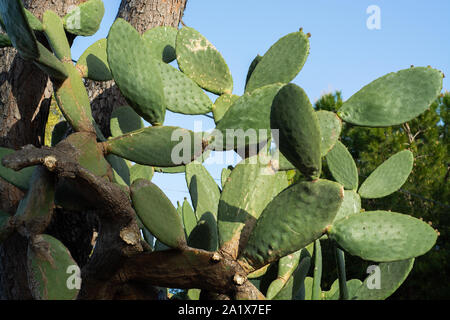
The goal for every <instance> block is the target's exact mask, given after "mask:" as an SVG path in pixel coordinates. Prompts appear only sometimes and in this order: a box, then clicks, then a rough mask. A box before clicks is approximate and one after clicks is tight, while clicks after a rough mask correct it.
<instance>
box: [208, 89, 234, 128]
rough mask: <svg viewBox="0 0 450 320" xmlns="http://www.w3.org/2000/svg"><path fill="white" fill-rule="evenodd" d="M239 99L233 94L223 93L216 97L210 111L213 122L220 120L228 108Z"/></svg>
mask: <svg viewBox="0 0 450 320" xmlns="http://www.w3.org/2000/svg"><path fill="white" fill-rule="evenodd" d="M237 99H239V96H237V95H235V94H223V95H221V96H220V97H218V98H217V99H216V101H215V102H214V104H213V106H212V112H213V116H214V122H215V123H216V124H218V123H219V121H220V120H222V118H223V116H224V115H225V113H226V112H227V111H228V109H230V107H231V106H232V105H233V104H234V103H235V102H236V100H237Z"/></svg>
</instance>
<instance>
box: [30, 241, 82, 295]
mask: <svg viewBox="0 0 450 320" xmlns="http://www.w3.org/2000/svg"><path fill="white" fill-rule="evenodd" d="M27 261H28V282H29V283H30V287H31V293H32V295H33V298H34V299H36V300H75V299H76V298H77V296H78V292H79V289H77V286H76V285H74V284H75V283H71V279H69V277H70V276H71V274H70V273H68V271H70V270H71V269H70V268H73V270H76V269H78V266H77V263H76V262H75V261H74V260H73V258H72V256H71V255H70V252H69V250H67V248H66V247H65V246H64V245H63V244H62V243H61V242H60V241H59V240H57V239H55V238H53V237H52V236H49V235H46V234H42V235H39V236H36V237H35V238H34V239H33V245H32V246H29V247H28V256H27ZM73 276H76V275H73ZM78 276H79V277H81V275H78ZM79 281H81V279H79ZM74 282H75V281H74ZM69 284H72V285H74V286H70V285H69Z"/></svg>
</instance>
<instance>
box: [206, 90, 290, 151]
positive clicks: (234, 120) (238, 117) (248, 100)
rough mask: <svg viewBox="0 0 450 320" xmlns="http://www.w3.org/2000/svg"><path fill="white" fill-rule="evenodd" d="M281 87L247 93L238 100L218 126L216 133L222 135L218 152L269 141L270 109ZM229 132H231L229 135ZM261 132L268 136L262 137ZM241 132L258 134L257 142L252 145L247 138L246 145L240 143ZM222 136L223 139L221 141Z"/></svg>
mask: <svg viewBox="0 0 450 320" xmlns="http://www.w3.org/2000/svg"><path fill="white" fill-rule="evenodd" d="M281 86H282V85H281V84H274V85H270V86H266V87H263V88H260V89H258V90H255V91H254V92H251V93H246V94H244V95H243V96H241V97H240V98H239V99H237V100H236V101H235V102H234V103H233V105H232V106H231V107H230V109H229V110H228V111H227V112H226V113H225V115H224V116H223V117H222V119H221V120H220V122H219V123H218V124H217V126H216V129H217V131H216V133H220V134H219V135H218V136H217V137H216V140H217V141H216V143H215V148H216V150H230V149H234V148H239V147H240V148H242V147H244V145H245V146H248V145H250V144H251V145H253V143H255V142H256V143H260V142H263V140H266V139H269V138H270V131H269V130H270V108H271V106H272V101H273V98H274V97H275V95H276V94H277V93H278V90H280V88H281ZM227 130H229V132H228V133H227ZM237 130H240V131H237ZM259 130H265V132H266V135H265V136H264V135H260V134H259V133H260V132H259ZM239 132H242V133H246V132H248V133H252V132H254V133H256V134H257V136H256V137H255V139H256V140H257V141H254V142H253V143H252V140H250V139H249V137H247V136H246V137H245V143H243V141H244V140H243V139H242V141H240V140H239V139H237V138H235V134H237V133H239ZM220 135H221V136H222V137H223V139H219V137H220ZM252 137H253V135H252ZM253 140H254V139H253Z"/></svg>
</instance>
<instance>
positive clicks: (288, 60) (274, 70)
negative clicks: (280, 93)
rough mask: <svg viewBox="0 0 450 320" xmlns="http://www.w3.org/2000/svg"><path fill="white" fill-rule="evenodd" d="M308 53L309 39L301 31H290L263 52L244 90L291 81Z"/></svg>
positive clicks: (301, 66)
mask: <svg viewBox="0 0 450 320" xmlns="http://www.w3.org/2000/svg"><path fill="white" fill-rule="evenodd" d="M308 55H309V39H308V36H307V35H306V34H304V33H303V32H302V31H299V32H293V33H290V34H288V35H286V36H284V37H283V38H281V39H280V40H278V41H277V42H276V43H275V44H274V45H273V46H272V47H270V49H269V50H268V51H267V52H266V53H265V54H264V56H263V58H262V59H261V61H260V62H259V63H258V64H257V65H256V67H255V70H254V71H253V72H252V74H251V76H250V79H249V80H248V83H247V87H246V91H247V92H251V91H253V90H255V89H257V88H261V87H263V86H265V85H268V84H272V83H277V82H281V83H289V82H291V81H292V80H293V79H294V78H295V77H296V76H297V74H298V73H299V72H300V70H301V69H302V68H303V65H304V64H305V62H306V59H307V58H308Z"/></svg>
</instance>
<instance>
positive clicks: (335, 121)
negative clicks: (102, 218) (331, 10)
mask: <svg viewBox="0 0 450 320" xmlns="http://www.w3.org/2000/svg"><path fill="white" fill-rule="evenodd" d="M0 14H1V16H2V21H3V24H4V27H5V30H6V33H7V35H5V36H3V38H2V43H3V44H2V45H9V44H11V45H13V46H14V47H15V48H16V49H17V50H18V52H19V54H20V55H21V56H22V57H23V58H24V59H27V60H31V61H33V62H34V63H36V64H37V65H38V66H39V67H41V68H42V69H43V70H44V71H45V72H47V73H48V74H49V76H50V78H51V79H52V81H53V84H54V87H55V99H56V101H57V103H58V106H59V108H60V110H61V112H62V114H63V115H64V118H65V120H66V122H61V125H58V126H54V124H55V123H56V122H57V121H55V120H54V118H52V121H49V123H48V124H49V126H48V128H52V127H54V129H53V132H52V141H51V143H50V141H47V145H56V144H57V147H61V146H63V147H65V148H66V149H64V150H73V159H74V161H76V162H77V163H78V164H79V165H80V166H81V167H82V168H83V169H85V170H87V171H89V172H91V173H92V174H94V175H95V176H97V177H101V178H102V179H104V181H105V183H106V182H107V181H109V182H112V183H113V184H114V183H115V186H117V185H119V186H120V188H121V190H122V191H123V192H124V193H125V194H126V195H128V196H129V200H130V204H132V206H133V207H134V209H135V211H136V213H137V217H136V219H135V220H136V221H132V222H136V224H135V225H137V226H138V227H139V229H141V231H142V235H143V237H144V239H145V240H146V241H147V242H148V244H149V245H150V248H151V250H153V249H154V250H155V251H161V250H169V249H170V248H173V249H175V250H171V253H170V254H171V255H170V257H169V258H168V261H165V262H166V263H169V264H177V268H179V269H180V270H183V268H184V267H186V268H189V267H192V268H193V269H194V270H212V269H209V268H210V264H211V263H213V262H212V261H210V260H202V259H206V258H201V257H200V258H199V257H198V253H199V252H200V251H199V250H193V249H192V248H200V249H204V250H207V251H217V252H215V254H214V255H212V254H211V256H208V257H210V258H211V259H212V260H213V261H215V262H219V261H220V259H225V261H224V262H223V265H225V266H226V268H225V269H224V271H226V272H228V268H234V266H237V265H239V268H240V269H239V270H240V272H242V273H243V274H242V275H241V274H237V273H236V274H235V278H234V279H233V281H234V282H235V283H236V284H237V285H239V283H238V282H239V281H240V279H244V280H243V281H247V280H246V279H247V276H248V278H251V280H250V281H251V283H253V284H254V285H255V287H256V288H258V289H259V290H260V292H261V293H262V294H264V295H265V296H266V297H267V298H268V299H317V300H321V299H327V300H333V299H338V298H339V299H385V298H387V297H389V296H390V295H391V294H393V293H394V291H395V290H397V288H399V286H400V285H401V284H402V283H403V282H404V281H405V279H406V277H407V276H408V274H409V273H410V271H411V268H412V264H413V261H414V259H415V258H417V257H419V256H422V255H424V254H427V252H428V254H427V255H428V256H430V255H433V254H436V251H437V247H435V244H436V241H438V244H440V245H442V247H443V248H445V246H446V244H445V242H443V241H441V240H437V232H436V231H435V230H434V229H433V228H432V227H431V226H430V225H429V224H427V223H426V222H424V221H421V220H419V219H417V218H415V217H413V216H414V215H417V213H418V212H421V214H424V215H426V218H428V219H433V222H434V224H435V225H437V226H438V227H439V228H443V229H444V230H445V227H446V225H445V223H446V222H448V217H443V216H441V215H436V216H434V215H433V214H434V213H435V212H439V210H441V209H440V208H441V207H442V206H444V207H446V208H448V199H449V198H450V197H449V187H448V183H446V182H447V180H448V179H447V178H448V168H447V167H446V165H444V163H445V161H446V159H447V158H448V150H447V146H448V129H447V123H448V120H449V116H448V106H449V101H450V97H449V94H448V93H447V94H446V95H444V96H442V97H441V98H439V100H438V101H437V102H436V103H434V104H431V103H432V102H433V101H434V100H435V99H436V97H437V95H438V94H439V93H440V91H441V88H442V77H443V75H442V73H441V72H440V71H437V70H435V69H432V68H422V67H418V68H414V67H413V68H410V69H407V70H401V71H399V72H397V73H391V74H388V75H386V76H384V77H382V78H380V79H377V80H375V81H373V82H372V83H370V84H369V85H367V86H366V87H364V88H363V89H362V90H360V91H359V92H357V93H356V94H355V95H353V96H352V97H351V98H350V99H348V100H347V101H345V102H344V101H343V100H342V97H341V95H340V94H336V95H326V96H325V97H323V98H322V99H321V100H319V101H318V102H317V103H316V110H315V109H314V108H313V106H312V104H311V103H310V100H309V98H308V96H307V94H306V92H305V91H304V90H303V89H301V88H300V87H298V86H296V85H295V84H292V83H290V82H291V81H292V80H293V79H294V78H295V77H296V75H297V74H298V73H299V72H300V70H301V69H302V67H303V65H304V64H305V62H306V59H307V57H308V55H309V39H308V38H309V36H308V35H305V34H304V33H303V31H302V30H300V31H299V32H294V33H291V34H288V35H286V36H285V37H282V38H281V39H280V40H279V41H277V42H276V43H275V44H274V45H273V46H272V47H271V48H270V49H269V50H268V51H267V52H266V53H265V54H264V56H262V57H261V56H257V57H256V58H255V60H254V61H253V62H252V63H251V65H250V67H249V71H248V76H247V79H246V92H245V93H244V94H243V95H242V96H241V97H239V96H235V95H232V90H233V79H232V77H231V73H230V71H229V69H228V66H227V64H226V62H225V61H224V59H223V57H222V55H221V54H220V53H219V51H218V50H217V49H216V48H215V47H214V46H213V45H212V44H211V43H210V42H209V41H208V40H207V39H206V38H205V37H204V36H202V35H201V34H200V33H199V32H198V31H196V30H194V29H192V28H187V27H184V28H181V29H180V30H177V29H175V28H169V27H157V28H154V29H151V30H149V31H148V32H146V33H145V34H144V35H143V36H141V35H140V34H139V33H138V32H137V30H135V29H134V28H133V27H132V26H131V25H130V24H129V23H127V22H125V20H123V19H117V20H116V21H115V22H114V24H113V26H112V27H111V30H110V32H109V35H108V38H107V39H102V40H99V41H98V42H96V43H94V44H93V45H92V46H91V47H89V48H88V49H87V50H86V52H85V53H84V54H83V55H82V56H81V58H80V60H79V61H78V63H77V65H76V66H74V65H73V63H72V61H71V59H70V57H71V52H70V48H69V46H68V43H69V42H68V39H67V36H66V31H67V32H69V33H72V34H75V35H92V34H93V33H95V32H96V31H97V29H98V27H99V25H100V21H101V19H102V17H103V14H104V6H103V2H102V1H101V0H90V1H86V2H84V3H82V4H81V5H80V6H79V7H76V8H75V9H74V10H72V11H71V12H70V13H68V14H67V15H66V16H65V17H64V18H63V19H61V17H58V16H57V15H56V14H55V13H54V12H51V11H48V12H46V13H45V14H44V19H43V20H44V21H43V23H42V24H41V23H40V21H39V20H37V18H35V17H33V16H32V15H31V14H30V13H29V12H27V11H25V9H24V8H23V5H22V3H21V1H18V0H17V1H2V0H0ZM33 30H40V31H42V32H44V34H45V36H46V37H47V39H48V41H49V43H50V46H51V48H52V51H53V52H50V51H49V50H47V49H46V48H45V47H44V46H43V45H42V44H41V43H39V41H38V40H37V38H36V36H35V34H34V31H33ZM124 48H127V50H125V49H124ZM174 59H176V60H177V63H178V69H177V68H176V67H173V66H171V65H168V64H167V63H169V62H171V61H173V60H174ZM83 78H89V79H93V80H97V81H106V80H110V79H113V80H114V81H115V82H116V84H117V86H118V88H119V89H120V91H121V92H122V94H123V95H124V97H125V98H126V100H127V101H128V103H129V106H124V107H121V108H118V109H116V110H115V111H114V112H113V114H112V117H111V123H110V124H111V133H112V137H110V138H109V139H106V138H105V137H104V136H103V135H102V134H101V132H100V131H99V129H98V125H97V124H96V123H95V121H94V119H93V117H92V111H91V106H90V102H89V97H88V94H87V91H86V88H85V85H84V82H83ZM204 90H207V91H210V92H212V93H215V94H218V95H220V97H219V98H218V99H217V100H216V102H215V103H214V105H213V104H212V102H211V101H210V99H209V97H208V96H207V94H206V92H205V91H204ZM430 104H431V106H430ZM166 109H169V110H171V111H173V112H177V113H181V114H187V115H190V114H206V113H209V112H211V111H212V112H213V114H214V120H215V122H216V129H217V130H216V131H215V133H214V134H212V135H205V134H204V133H194V132H191V131H189V130H186V129H182V128H178V127H169V126H163V125H162V124H163V122H164V117H165V112H166ZM426 110H428V111H426ZM55 114H56V113H55ZM142 118H143V119H144V120H147V121H149V122H150V123H151V124H152V126H150V127H147V128H145V127H144V125H143V120H142ZM58 120H60V119H58ZM342 120H343V121H344V122H342ZM406 121H408V122H406ZM58 122H59V121H58ZM357 125H359V126H368V127H386V126H392V127H387V128H364V127H358V126H357ZM68 126H70V127H71V128H72V129H73V131H75V133H74V134H71V135H69V136H68V137H65V134H66V133H67V132H68V131H69V130H68V129H69V128H68ZM230 129H235V130H240V131H241V133H243V137H242V136H241V137H239V136H238V135H236V132H229V131H230ZM270 129H279V130H280V141H279V150H278V149H276V150H270V152H269V154H267V150H266V149H267V148H264V149H263V148H262V147H263V146H264V145H265V144H266V143H267V142H268V141H270V138H271V135H270V131H269V130H270ZM50 130H52V129H49V131H50ZM260 130H262V132H266V133H267V134H266V135H264V134H262V133H261V132H259V131H260ZM252 132H253V133H255V136H253V137H251V133H252ZM249 133H250V134H249ZM246 134H248V135H246ZM221 135H222V136H221ZM339 137H340V139H339ZM253 138H254V139H253ZM183 139H187V143H186V141H184V140H183ZM214 139H215V140H214ZM180 142H184V143H183V144H181V143H180ZM256 145H258V148H256V152H253V153H251V152H246V153H244V152H241V151H244V150H245V151H249V150H250V147H253V146H256ZM406 149H408V150H409V151H407V150H406ZM211 150H219V151H222V150H235V151H237V152H238V153H239V154H240V155H241V156H242V157H243V158H244V159H243V160H242V161H241V162H240V163H239V164H238V165H237V166H236V167H235V168H227V169H224V170H223V171H222V177H221V180H222V181H221V188H219V186H218V185H217V183H216V182H215V180H214V179H213V178H212V177H211V176H210V174H209V173H208V171H207V170H206V168H205V167H204V166H203V165H202V164H201V162H202V161H204V160H205V159H206V158H207V157H208V156H209V152H210V151H211ZM13 152H14V151H13V150H9V149H5V148H1V149H0V156H1V158H2V163H1V166H0V176H1V177H2V178H4V179H5V180H7V181H8V182H10V183H12V184H15V185H16V186H18V187H19V188H21V189H23V190H24V191H25V190H28V191H27V194H26V197H25V198H24V199H23V200H22V202H21V204H20V205H19V208H18V210H17V212H16V214H15V215H14V216H10V215H7V214H4V213H0V240H4V239H6V238H7V237H9V235H10V234H11V232H12V230H14V229H15V228H16V227H17V225H20V226H21V227H20V228H19V231H20V232H26V233H27V236H28V237H29V238H30V240H31V242H30V248H29V252H28V260H29V261H28V270H27V275H28V277H29V278H30V279H31V280H32V281H31V282H32V284H33V288H31V289H32V293H33V296H34V297H35V298H36V299H73V298H76V297H77V294H78V292H77V291H76V290H75V291H68V287H67V285H66V284H65V280H66V279H67V277H66V275H65V272H66V270H67V267H68V266H72V265H74V266H76V264H75V262H74V261H73V259H72V257H71V256H70V253H69V252H68V250H67V249H66V248H65V247H64V246H63V245H62V244H61V243H60V242H59V240H57V239H54V238H52V237H50V236H47V235H45V234H42V232H44V230H42V229H40V228H38V223H37V221H43V220H48V219H49V216H51V213H52V210H53V207H54V205H55V203H57V204H58V205H61V206H62V207H65V208H73V207H77V206H79V205H80V204H81V206H84V205H86V206H89V204H88V203H84V201H79V200H84V198H82V197H83V196H82V195H81V194H82V192H80V190H78V189H77V187H76V186H75V185H73V184H72V183H71V180H70V179H62V180H61V181H60V179H55V174H56V175H57V174H58V172H57V170H56V172H49V171H46V169H45V168H44V167H36V168H25V169H22V170H21V171H17V172H16V171H12V170H10V169H8V164H9V163H8V155H10V154H11V153H13ZM181 154H182V159H181V161H179V160H180V159H178V160H177V159H175V157H174V155H176V156H181ZM392 154H394V155H393V156H391V155H392ZM414 156H415V161H414ZM5 157H6V158H5ZM197 158H198V159H199V160H200V161H195V162H194V160H195V159H197ZM51 160H52V159H51V158H49V159H46V161H47V162H48V161H49V163H51ZM127 160H129V161H132V162H134V163H131V162H129V161H127ZM253 160H255V161H253ZM269 160H270V161H269ZM277 160H278V161H277ZM324 160H326V161H324ZM47 167H49V165H47ZM50 167H51V166H50ZM322 168H323V170H322ZM52 169H54V166H53V167H52ZM278 169H281V170H279V171H278ZM33 170H34V171H33ZM51 171H53V170H51ZM33 172H34V173H33ZM154 172H161V173H184V174H185V176H186V183H187V186H188V188H189V193H190V196H191V201H192V204H193V208H192V207H191V206H190V204H189V202H188V200H187V199H184V201H183V204H182V205H181V204H180V203H179V204H178V209H176V208H175V207H174V206H173V205H172V203H171V202H170V200H169V199H168V198H167V197H166V195H165V194H164V192H163V191H162V190H161V189H160V188H159V187H158V186H156V185H155V184H154V183H152V182H150V180H151V179H152V177H153V174H154ZM32 173H33V175H32ZM360 177H361V178H363V180H364V182H363V184H362V185H361V187H360V189H359V190H358V184H359V178H360ZM333 180H335V181H333ZM113 184H111V185H113ZM403 188H405V190H408V191H409V192H405V190H403ZM344 189H347V190H344ZM398 190H400V191H402V192H396V191H398ZM68 194H70V196H71V197H72V199H69V198H71V197H68V196H67V195H68ZM414 194H420V201H422V202H420V204H417V203H415V201H416V200H415V199H413V195H414ZM105 196H108V195H105ZM361 198H362V199H361ZM425 198H428V199H434V200H433V201H429V200H426V201H425V200H423V199H425ZM127 199H128V198H127ZM68 200H69V201H68ZM77 201H78V202H77ZM74 202H77V203H74ZM74 204H75V205H74ZM366 210H367V211H366ZM389 210H395V211H396V212H402V213H405V212H410V213H412V214H413V216H410V215H406V214H401V213H394V212H389ZM19 222H20V223H19ZM24 230H25V231H24ZM122 231H123V230H122ZM445 231H446V230H445ZM121 236H122V235H121ZM139 237H140V236H139ZM446 237H448V236H446ZM127 239H128V240H130V241H131V242H137V241H138V240H141V239H129V238H127ZM154 240H155V243H154V246H153V242H154ZM439 241H441V242H439ZM125 242H127V240H125ZM312 246H314V254H313V250H312ZM338 247H339V248H338ZM329 248H332V253H333V257H334V255H335V254H336V256H335V257H336V261H335V262H336V265H337V270H338V272H337V274H338V280H336V281H335V278H334V277H333V278H332V279H328V278H329V276H328V273H327V272H326V271H327V268H328V264H327V262H328V260H327V259H328V257H329V254H328V253H329ZM432 248H435V250H434V251H433V249H432ZM341 249H342V250H341ZM345 255H347V256H345ZM346 257H347V263H346V261H345V258H346ZM354 259H359V261H362V260H364V261H366V263H369V262H370V263H373V262H380V264H379V268H380V270H381V273H382V277H384V278H383V279H384V280H383V281H386V279H387V280H388V283H386V282H383V284H382V285H384V286H383V288H382V290H380V291H377V292H373V291H370V290H369V289H368V283H369V281H371V279H370V276H369V277H367V279H366V280H365V281H364V282H362V280H361V279H362V277H360V275H361V274H359V276H358V277H356V278H353V279H350V280H348V281H347V280H346V278H347V275H349V276H350V275H351V276H353V273H352V272H353V269H352V267H351V266H352V265H353V264H352V263H351V262H353V261H354ZM361 259H362V260H361ZM418 260H421V258H419V259H418ZM312 264H314V268H313V269H312V268H311V265H312ZM219 265H220V264H219ZM346 265H347V266H348V265H350V267H346ZM355 265H357V266H361V265H360V264H359V265H358V263H356V264H355ZM418 265H419V266H422V267H423V265H421V264H419V263H418ZM192 268H191V270H192ZM311 273H312V274H311ZM238 275H239V276H240V277H238V278H236V276H238ZM308 275H312V276H313V277H308ZM183 276H184V275H183ZM193 276H194V277H197V278H198V277H202V276H204V275H193ZM216 276H217V275H216ZM167 279H171V275H169V276H168V277H167ZM167 279H165V280H166V281H168V280H167ZM236 279H237V280H236ZM63 280H64V281H63ZM238 280H239V281H238ZM184 283H188V282H184ZM331 283H333V285H331V287H330V286H329V284H331ZM188 289H189V290H187V291H186V292H184V293H180V294H177V295H176V297H177V298H181V299H200V297H201V292H200V290H199V289H198V288H188ZM325 289H328V291H326V290H325ZM236 297H238V298H239V297H240V296H239V295H236Z"/></svg>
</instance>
